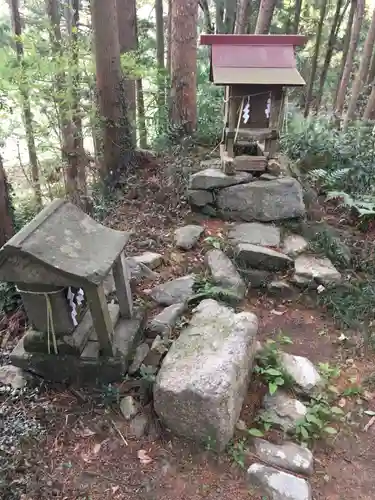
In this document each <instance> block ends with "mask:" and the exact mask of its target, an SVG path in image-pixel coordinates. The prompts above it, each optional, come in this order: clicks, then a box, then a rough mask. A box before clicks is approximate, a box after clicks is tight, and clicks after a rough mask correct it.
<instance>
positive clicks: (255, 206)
mask: <svg viewBox="0 0 375 500" xmlns="http://www.w3.org/2000/svg"><path fill="white" fill-rule="evenodd" d="M216 203H217V205H218V208H219V210H220V211H221V213H222V214H223V215H224V216H225V217H227V218H234V219H242V220H244V221H248V222H251V221H261V222H270V221H277V220H282V219H292V218H296V217H302V216H303V215H304V214H305V205H304V202H303V196H302V187H301V185H300V183H299V182H298V181H297V180H296V179H293V178H292V177H281V178H280V179H276V180H274V181H255V182H251V183H248V184H239V185H236V186H230V187H227V188H225V189H221V190H220V191H219V193H218V195H217V200H216Z"/></svg>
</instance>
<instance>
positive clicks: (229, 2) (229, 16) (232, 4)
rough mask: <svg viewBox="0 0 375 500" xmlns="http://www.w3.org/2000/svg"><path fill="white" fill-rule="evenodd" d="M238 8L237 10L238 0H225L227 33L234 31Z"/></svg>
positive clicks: (225, 26)
mask: <svg viewBox="0 0 375 500" xmlns="http://www.w3.org/2000/svg"><path fill="white" fill-rule="evenodd" d="M236 10H237V2H236V0H225V18H224V30H225V33H233V32H234V26H235V24H236Z"/></svg>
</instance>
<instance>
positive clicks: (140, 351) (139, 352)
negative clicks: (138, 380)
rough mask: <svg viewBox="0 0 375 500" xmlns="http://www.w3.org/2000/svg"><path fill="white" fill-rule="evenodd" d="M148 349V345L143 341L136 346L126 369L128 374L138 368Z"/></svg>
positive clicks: (131, 373)
mask: <svg viewBox="0 0 375 500" xmlns="http://www.w3.org/2000/svg"><path fill="white" fill-rule="evenodd" d="M149 351H150V347H149V346H148V345H147V344H146V343H143V344H141V345H139V346H138V347H137V348H136V350H135V354H134V358H133V361H132V364H131V365H130V367H129V370H128V371H129V373H130V375H133V373H135V372H137V371H138V370H139V368H140V367H141V364H142V363H143V360H144V359H145V357H146V356H147V354H148V353H149Z"/></svg>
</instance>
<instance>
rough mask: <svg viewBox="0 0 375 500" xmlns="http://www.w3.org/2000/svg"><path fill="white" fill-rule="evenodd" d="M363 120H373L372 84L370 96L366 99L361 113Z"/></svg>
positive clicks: (374, 90) (374, 96)
mask: <svg viewBox="0 0 375 500" xmlns="http://www.w3.org/2000/svg"><path fill="white" fill-rule="evenodd" d="M363 119H364V120H374V119H375V85H374V84H373V85H372V90H371V94H370V97H369V98H368V101H367V106H366V108H365V111H364V113H363Z"/></svg>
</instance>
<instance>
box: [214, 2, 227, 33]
mask: <svg viewBox="0 0 375 500" xmlns="http://www.w3.org/2000/svg"><path fill="white" fill-rule="evenodd" d="M215 3H216V12H215V21H216V33H225V27H224V0H216V2H215Z"/></svg>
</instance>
